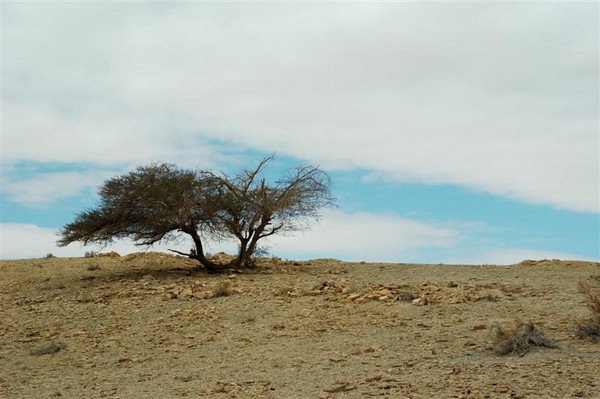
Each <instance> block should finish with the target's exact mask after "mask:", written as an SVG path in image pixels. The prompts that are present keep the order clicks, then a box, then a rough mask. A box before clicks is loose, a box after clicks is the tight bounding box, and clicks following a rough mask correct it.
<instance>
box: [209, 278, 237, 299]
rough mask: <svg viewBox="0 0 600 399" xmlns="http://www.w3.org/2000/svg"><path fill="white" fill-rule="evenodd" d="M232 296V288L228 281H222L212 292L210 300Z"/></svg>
mask: <svg viewBox="0 0 600 399" xmlns="http://www.w3.org/2000/svg"><path fill="white" fill-rule="evenodd" d="M232 294H233V286H232V285H231V283H230V282H229V281H222V282H220V283H219V284H217V285H216V286H215V288H213V290H212V295H211V298H220V297H222V296H231V295H232Z"/></svg>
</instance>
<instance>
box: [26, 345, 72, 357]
mask: <svg viewBox="0 0 600 399" xmlns="http://www.w3.org/2000/svg"><path fill="white" fill-rule="evenodd" d="M64 348H65V345H64V344H62V343H55V342H53V343H51V344H47V345H42V346H40V347H38V348H34V349H32V350H30V351H29V354H30V355H32V356H42V355H50V354H52V353H57V352H60V351H61V350H63V349H64Z"/></svg>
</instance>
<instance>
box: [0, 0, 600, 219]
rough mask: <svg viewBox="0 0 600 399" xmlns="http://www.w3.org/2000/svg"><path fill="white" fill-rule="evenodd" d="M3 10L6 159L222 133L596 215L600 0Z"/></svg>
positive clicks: (166, 152)
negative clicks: (581, 0) (599, 16)
mask: <svg viewBox="0 0 600 399" xmlns="http://www.w3.org/2000/svg"><path fill="white" fill-rule="evenodd" d="M3 11H4V16H3V81H4V82H5V83H4V88H3V107H4V111H3V112H4V115H3V118H4V130H3V156H4V162H6V163H15V162H18V161H22V160H28V161H36V162H43V161H46V162H50V161H51V162H91V163H100V164H107V163H108V164H114V163H122V162H131V163H140V162H145V161H156V160H166V161H177V162H178V163H182V164H193V165H198V164H204V163H205V162H207V163H211V164H215V163H218V162H219V159H220V155H221V154H219V153H218V148H217V147H215V146H214V145H210V144H209V143H210V140H213V139H220V140H230V141H233V142H235V143H238V144H241V145H244V146H248V147H253V148H257V149H260V150H264V151H268V152H271V151H278V152H281V153H285V154H290V155H293V156H296V157H300V158H306V159H309V160H310V161H312V162H316V163H319V164H321V165H322V166H324V167H326V168H330V169H352V168H360V169H363V170H364V169H367V170H372V171H374V172H376V173H381V174H384V175H385V176H387V177H389V178H394V179H397V180H400V181H407V180H408V181H418V182H427V183H451V184H459V185H463V186H467V187H470V188H474V189H479V190H483V191H486V192H491V193H494V194H498V195H503V196H506V197H510V198H516V199H519V200H524V201H528V202H532V203H540V204H550V205H553V206H557V207H561V208H566V209H572V210H578V211H589V212H598V206H599V203H600V194H599V193H600V188H599V184H600V183H599V181H600V168H599V167H598V164H599V158H600V157H599V151H600V150H599V138H598V130H599V121H598V91H599V84H598V83H599V82H598V80H599V78H598V51H599V50H598V34H597V33H598V21H597V12H598V4H596V3H577V4H569V3H562V2H559V3H556V2H554V3H527V4H518V3H487V4H480V3H479V4H478V3H451V4H441V3H427V4H420V3H396V4H394V3H353V4H341V3H335V4H314V3H313V4H276V3H262V4H240V3H227V4H218V3H193V4H191V3H186V4H183V3H181V4H173V5H167V4H157V3H122V4H117V3H107V4H102V3H93V4H73V3H52V4H48V5H42V4H15V3H8V4H5V5H4V10H3ZM57 143H58V145H57Z"/></svg>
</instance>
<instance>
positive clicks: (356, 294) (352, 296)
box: [347, 293, 361, 301]
mask: <svg viewBox="0 0 600 399" xmlns="http://www.w3.org/2000/svg"><path fill="white" fill-rule="evenodd" d="M360 296H361V295H360V294H358V293H354V294H350V295H348V297H347V298H348V299H350V300H351V301H354V300H355V299H358V298H360Z"/></svg>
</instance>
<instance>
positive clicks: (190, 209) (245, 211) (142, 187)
mask: <svg viewBox="0 0 600 399" xmlns="http://www.w3.org/2000/svg"><path fill="white" fill-rule="evenodd" d="M272 160H273V157H272V156H271V157H268V158H265V159H263V160H262V161H261V162H260V163H259V164H258V166H257V167H256V168H255V169H252V170H248V169H246V170H243V171H242V172H240V173H239V174H238V175H236V176H234V177H228V176H227V175H225V174H216V173H213V172H210V171H194V170H187V169H181V168H179V167H177V166H175V165H171V164H163V163H161V164H151V165H149V166H140V167H138V168H137V169H136V170H134V171H132V172H130V173H127V174H124V175H121V176H117V177H114V178H112V179H109V180H107V181H106V182H104V184H103V185H102V187H101V188H100V191H99V195H100V204H99V206H98V207H96V208H92V209H88V210H86V211H83V212H81V213H79V214H78V215H77V216H76V217H75V220H74V221H73V222H72V223H69V224H67V225H66V226H64V227H63V228H62V229H61V230H60V232H59V236H60V239H59V241H58V245H59V246H66V245H68V244H70V243H73V242H76V241H79V242H82V243H83V244H84V245H88V244H94V243H97V244H103V245H107V244H110V243H112V242H113V240H114V239H118V238H126V237H128V238H131V239H133V241H134V242H135V243H136V244H137V245H141V246H151V245H153V244H155V243H158V242H170V241H175V240H177V239H178V238H180V236H181V234H187V235H189V236H190V237H191V239H192V241H193V243H194V246H193V248H192V249H191V250H190V252H189V253H182V252H179V251H174V250H172V251H173V252H176V253H179V254H181V255H186V256H188V257H190V258H192V259H196V260H197V261H198V262H199V263H200V264H201V265H202V266H204V267H205V268H206V269H208V270H209V271H221V270H226V269H229V268H239V267H243V266H248V265H249V264H250V263H251V261H252V256H253V254H254V252H255V251H256V248H257V243H258V242H259V241H260V240H261V239H263V238H265V237H269V236H272V235H274V234H280V233H285V232H290V231H296V230H303V229H305V228H307V227H308V222H309V221H310V220H311V219H318V218H319V216H320V210H321V209H322V208H323V207H326V206H332V205H333V204H334V202H335V200H334V198H333V197H332V196H331V191H330V178H329V176H328V175H327V174H326V173H325V172H323V171H322V170H320V169H319V168H317V167H314V166H298V167H296V168H294V169H290V170H288V171H287V172H285V174H284V175H283V176H282V177H281V178H280V179H279V180H277V181H275V182H274V183H269V182H267V180H266V179H265V177H264V173H263V172H264V170H265V168H266V166H267V165H268V163H269V162H270V161H272ZM207 239H213V240H229V239H234V240H237V241H238V242H239V246H238V253H237V256H236V258H235V259H234V260H233V261H231V262H229V263H224V264H221V263H216V262H213V261H211V260H209V259H207V258H206V256H205V254H204V242H205V240H207Z"/></svg>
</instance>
